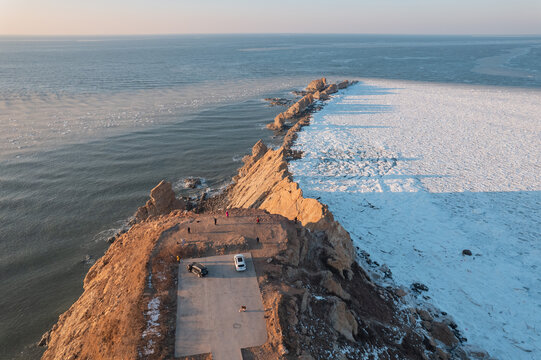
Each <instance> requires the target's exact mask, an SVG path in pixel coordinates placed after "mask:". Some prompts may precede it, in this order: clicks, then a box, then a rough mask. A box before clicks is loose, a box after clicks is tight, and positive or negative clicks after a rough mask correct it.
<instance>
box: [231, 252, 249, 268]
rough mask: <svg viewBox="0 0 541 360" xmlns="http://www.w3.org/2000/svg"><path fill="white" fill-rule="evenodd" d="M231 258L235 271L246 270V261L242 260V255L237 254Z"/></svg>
mask: <svg viewBox="0 0 541 360" xmlns="http://www.w3.org/2000/svg"><path fill="white" fill-rule="evenodd" d="M233 260H234V261H235V269H236V270H237V271H244V270H246V261H244V255H242V254H237V255H235V256H234V257H233Z"/></svg>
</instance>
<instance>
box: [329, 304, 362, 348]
mask: <svg viewBox="0 0 541 360" xmlns="http://www.w3.org/2000/svg"><path fill="white" fill-rule="evenodd" d="M330 319H331V323H332V326H333V328H334V329H335V330H336V331H337V332H338V333H340V334H341V335H343V336H344V337H345V338H346V339H348V340H350V341H355V339H354V336H355V335H357V331H358V324H357V320H355V317H354V316H353V314H352V313H351V311H349V310H348V308H347V306H346V303H344V302H343V301H342V300H338V299H337V300H336V302H335V303H334V305H333V307H332V309H331V314H330Z"/></svg>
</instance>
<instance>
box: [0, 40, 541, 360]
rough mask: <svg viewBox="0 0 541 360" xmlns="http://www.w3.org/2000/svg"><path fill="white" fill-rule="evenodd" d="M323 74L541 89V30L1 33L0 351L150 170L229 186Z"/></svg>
mask: <svg viewBox="0 0 541 360" xmlns="http://www.w3.org/2000/svg"><path fill="white" fill-rule="evenodd" d="M321 76H327V77H329V78H331V79H332V80H338V79H346V78H359V77H361V78H362V77H365V78H389V79H405V80H415V81H428V82H439V83H461V84H463V83H468V84H480V85H494V86H518V87H535V88H539V87H541V37H441V36H432V37H430V36H356V35H355V36H354V35H311V36H308V35H306V36H299V35H257V36H255V35H254V36H240V35H238V36H232V35H228V36H210V35H209V36H195V35H194V36H160V37H81V38H79V37H77V38H76V37H58V38H43V37H40V38H27V37H0V225H1V226H0V358H2V359H4V358H6V359H12V358H17V359H33V358H39V356H40V354H41V352H40V350H38V349H36V348H35V347H34V346H33V344H34V343H35V342H36V341H38V340H39V338H40V336H41V334H42V333H44V332H45V331H46V330H48V329H49V328H50V327H51V326H52V324H53V323H54V322H55V321H56V319H57V317H58V315H59V314H61V313H62V312H64V311H65V310H66V309H67V308H68V307H69V306H70V305H71V304H72V303H73V302H74V301H75V300H76V299H77V297H78V296H79V295H80V294H81V292H82V279H83V277H84V275H85V273H86V271H88V269H89V267H90V265H89V264H88V262H85V258H87V257H90V258H94V259H95V258H98V257H99V256H101V255H102V254H103V252H104V251H105V250H106V249H107V242H106V239H107V238H108V237H109V236H111V235H112V234H114V233H115V231H117V230H118V229H119V228H121V227H122V226H123V225H124V224H125V223H126V221H127V219H128V218H129V216H130V215H132V214H133V213H134V211H135V210H136V208H137V206H139V205H141V204H143V203H144V201H145V200H146V197H147V196H148V193H149V190H150V189H151V188H152V187H153V186H154V185H155V184H157V183H158V182H159V181H160V180H161V179H166V180H169V181H171V182H173V183H174V184H175V188H176V189H177V190H178V192H179V193H185V190H184V189H183V188H182V183H183V181H182V180H183V179H184V178H185V177H189V176H198V177H202V178H204V179H205V180H206V185H207V186H208V187H210V188H214V189H215V188H219V187H220V186H223V185H225V184H227V183H228V182H229V180H230V178H231V176H232V175H234V172H235V170H236V168H238V167H239V166H240V162H239V160H240V158H241V157H242V155H244V154H245V153H247V152H248V151H249V150H250V148H251V146H252V145H253V144H254V143H255V142H256V141H257V140H258V139H259V138H262V139H263V140H264V141H266V142H270V143H272V142H273V139H272V135H273V134H272V133H271V132H269V131H267V130H265V129H264V126H265V124H266V123H267V122H269V121H271V120H272V118H273V117H274V116H275V115H276V114H277V113H279V112H280V111H281V110H282V109H281V108H270V107H268V106H267V104H266V103H265V102H264V101H262V98H264V97H268V96H287V94H288V92H289V91H291V90H293V89H298V88H301V87H303V85H305V84H306V83H307V82H308V81H309V80H311V79H312V78H316V77H321Z"/></svg>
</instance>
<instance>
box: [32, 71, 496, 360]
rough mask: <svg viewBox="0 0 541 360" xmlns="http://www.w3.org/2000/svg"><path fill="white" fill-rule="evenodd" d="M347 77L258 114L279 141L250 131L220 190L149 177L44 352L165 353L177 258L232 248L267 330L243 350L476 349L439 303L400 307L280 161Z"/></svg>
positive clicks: (458, 353)
mask: <svg viewBox="0 0 541 360" xmlns="http://www.w3.org/2000/svg"><path fill="white" fill-rule="evenodd" d="M353 83H354V82H348V81H344V82H339V83H336V84H328V83H327V80H326V79H325V78H322V79H318V80H314V81H313V82H311V83H310V84H309V85H308V87H307V88H306V89H305V90H303V91H302V92H299V93H298V94H299V95H300V96H302V97H301V98H300V99H298V100H297V101H296V102H295V103H294V104H293V105H292V106H291V107H289V108H288V109H287V110H286V111H284V112H283V113H281V114H279V115H278V116H277V117H276V118H275V119H274V121H273V122H272V123H270V124H269V125H268V127H269V128H270V129H273V130H275V131H276V132H277V135H280V136H283V144H282V146H280V147H279V148H277V149H269V148H267V146H266V145H265V144H263V143H262V142H261V141H259V142H257V143H256V144H255V145H254V147H253V149H252V154H251V155H246V156H245V157H244V159H243V163H244V165H243V166H242V167H241V168H240V169H239V171H238V174H237V175H236V176H235V177H234V178H233V182H232V184H231V185H230V186H229V187H228V188H227V189H226V190H225V191H224V192H222V193H221V194H219V195H216V196H213V197H210V198H204V197H202V198H200V199H197V200H193V199H192V200H191V199H182V198H177V197H176V195H175V193H174V192H173V190H172V187H171V184H170V183H168V182H165V181H162V182H161V183H160V184H159V185H157V186H156V187H155V188H154V189H152V191H151V193H150V199H149V200H148V202H147V203H146V204H145V205H144V206H142V207H141V208H139V209H138V210H137V212H136V214H135V216H134V220H133V222H132V226H131V228H130V229H129V230H128V231H127V232H125V233H122V234H119V235H118V236H117V237H115V238H114V239H111V242H112V244H111V246H110V248H109V249H108V250H107V252H106V253H105V255H104V256H103V257H102V258H100V259H99V260H98V261H97V262H96V263H95V264H94V266H92V268H91V269H90V271H89V272H88V274H87V275H86V277H85V279H84V292H83V294H82V295H81V297H80V298H79V299H78V300H77V301H76V302H75V303H74V304H73V305H72V306H71V307H70V309H69V310H68V311H66V312H65V313H64V314H62V315H61V316H60V318H59V320H58V322H57V323H56V324H55V325H54V326H53V328H52V329H51V330H50V331H49V332H48V333H46V334H45V335H44V337H43V339H42V341H41V343H42V345H44V346H46V347H47V349H46V351H45V353H44V355H43V359H113V358H114V359H136V358H140V359H170V358H174V353H175V349H174V346H175V345H174V344H175V331H176V314H177V298H176V297H177V292H176V289H177V281H178V266H179V265H178V261H179V258H194V257H205V256H212V255H223V254H235V253H237V252H241V251H250V252H251V253H252V257H253V259H254V265H255V270H256V274H257V281H258V284H259V288H260V291H261V296H262V301H263V305H264V308H265V316H264V318H265V322H266V328H267V342H266V343H265V344H264V345H262V346H256V347H251V348H245V349H242V356H243V358H244V359H305V360H309V359H327V358H330V359H361V358H366V359H391V358H393V359H394V358H401V359H403V358H407V359H451V358H453V359H469V358H484V357H485V356H487V355H486V354H484V353H479V354H467V353H466V352H465V351H464V350H463V348H462V346H461V344H462V342H463V341H464V339H463V338H461V336H460V333H459V332H458V331H457V330H456V325H454V324H453V323H452V321H450V320H449V319H447V318H446V316H445V314H442V313H438V312H435V311H432V312H429V311H426V310H422V309H416V308H410V307H408V306H407V304H405V300H404V296H405V295H406V293H405V291H404V290H403V289H394V288H391V287H388V288H385V287H381V286H379V285H378V284H377V283H376V282H374V281H372V279H371V277H370V275H369V274H368V273H367V272H366V271H365V270H363V268H361V267H360V266H359V265H358V263H357V262H356V256H358V254H357V253H356V249H355V248H354V247H353V244H352V241H351V238H350V236H349V234H348V232H347V231H346V230H345V229H344V228H343V227H342V226H341V225H340V224H339V223H338V222H336V221H335V220H334V218H333V215H332V214H331V212H330V211H329V210H328V208H327V207H326V206H325V205H324V204H322V203H320V202H319V201H318V200H317V199H311V198H305V197H304V196H303V192H302V190H301V189H300V188H299V186H298V184H297V183H295V182H294V181H293V179H292V177H291V174H290V173H289V171H288V161H290V160H291V159H295V158H298V157H300V156H302V153H300V152H298V151H294V150H292V148H291V146H292V144H293V142H294V141H295V138H296V133H297V132H298V131H299V130H300V129H301V128H302V127H303V126H307V125H309V123H310V113H311V112H312V111H315V110H317V109H318V108H319V107H321V106H324V101H325V100H326V99H328V98H329V96H331V94H333V93H335V92H337V91H339V90H341V89H344V88H346V87H347V86H349V85H351V84H353ZM226 211H227V216H226V214H225V212H226ZM256 219H257V220H256ZM179 239H180V240H179ZM231 256H232V255H231ZM211 358H212V355H211V354H200V355H196V356H192V357H187V358H186V359H211ZM487 358H488V357H487Z"/></svg>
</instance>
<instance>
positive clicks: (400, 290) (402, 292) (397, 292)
mask: <svg viewBox="0 0 541 360" xmlns="http://www.w3.org/2000/svg"><path fill="white" fill-rule="evenodd" d="M395 294H396V295H397V296H400V297H404V296H406V295H407V294H408V293H407V292H406V291H404V289H396V291H395Z"/></svg>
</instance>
